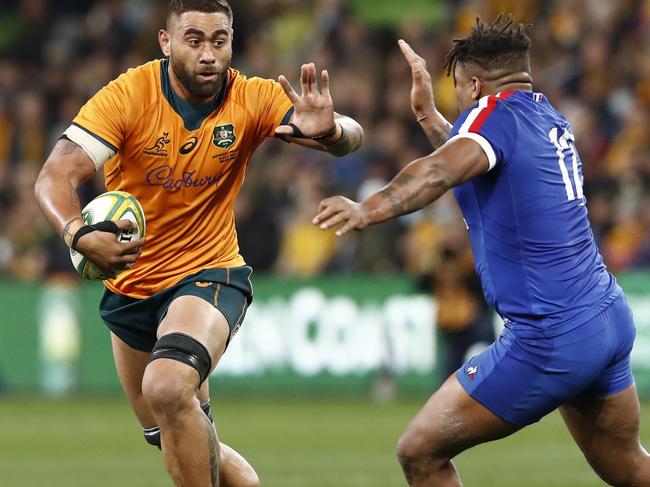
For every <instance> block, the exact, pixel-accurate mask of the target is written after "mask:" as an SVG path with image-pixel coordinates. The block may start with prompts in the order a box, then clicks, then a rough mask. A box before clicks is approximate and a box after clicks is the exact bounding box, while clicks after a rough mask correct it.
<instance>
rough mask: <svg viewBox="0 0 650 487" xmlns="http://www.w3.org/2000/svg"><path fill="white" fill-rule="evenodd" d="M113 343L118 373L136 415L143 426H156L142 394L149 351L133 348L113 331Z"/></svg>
mask: <svg viewBox="0 0 650 487" xmlns="http://www.w3.org/2000/svg"><path fill="white" fill-rule="evenodd" d="M111 344H112V347H113V359H114V360H115V369H116V370H117V375H118V377H119V379H120V383H121V384H122V388H123V389H124V393H125V395H126V398H127V399H128V401H129V403H130V404H131V407H132V408H133V411H134V412H135V415H136V416H137V418H138V420H139V421H140V424H141V425H142V426H143V427H145V428H149V427H153V426H155V425H156V422H155V420H154V418H153V415H152V414H151V410H150V409H149V405H148V404H147V402H146V400H145V399H144V397H143V396H142V377H143V376H144V370H145V368H146V367H147V363H148V362H149V357H150V354H149V352H143V351H142V350H136V349H135V348H131V347H130V346H128V345H127V344H126V343H125V342H124V341H122V340H121V339H120V338H119V337H117V336H116V335H115V334H114V333H111Z"/></svg>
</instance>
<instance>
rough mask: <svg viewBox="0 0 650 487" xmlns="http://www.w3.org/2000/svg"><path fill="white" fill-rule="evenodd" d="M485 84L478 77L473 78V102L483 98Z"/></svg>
mask: <svg viewBox="0 0 650 487" xmlns="http://www.w3.org/2000/svg"><path fill="white" fill-rule="evenodd" d="M482 84H483V83H481V80H480V79H478V78H477V77H476V76H472V100H475V101H478V100H479V99H480V98H481V89H482V88H483V86H482Z"/></svg>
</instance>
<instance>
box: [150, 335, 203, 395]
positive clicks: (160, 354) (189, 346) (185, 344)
mask: <svg viewBox="0 0 650 487" xmlns="http://www.w3.org/2000/svg"><path fill="white" fill-rule="evenodd" d="M159 358H168V359H171V360H176V361H178V362H182V363H184V364H187V365H189V366H190V367H192V368H193V369H194V370H196V371H197V372H198V373H199V377H200V382H199V384H202V383H203V381H204V380H205V379H207V377H208V374H209V373H210V369H212V359H211V358H210V353H209V352H208V350H207V349H206V348H205V347H204V346H203V344H202V343H200V342H198V341H197V340H195V339H194V338H192V337H191V336H189V335H186V334H184V333H170V334H168V335H163V336H162V337H160V338H159V339H158V341H157V342H156V345H155V346H154V347H153V350H152V351H151V359H150V360H149V362H153V361H154V360H156V359H159Z"/></svg>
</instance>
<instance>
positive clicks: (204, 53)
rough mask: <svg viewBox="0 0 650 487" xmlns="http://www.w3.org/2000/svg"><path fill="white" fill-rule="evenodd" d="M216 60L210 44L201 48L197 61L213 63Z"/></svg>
mask: <svg viewBox="0 0 650 487" xmlns="http://www.w3.org/2000/svg"><path fill="white" fill-rule="evenodd" d="M216 60H217V58H216V57H215V55H214V52H213V51H212V47H211V46H205V47H204V48H203V49H202V50H201V56H200V57H199V62H200V63H201V64H213V63H214V62H215V61H216Z"/></svg>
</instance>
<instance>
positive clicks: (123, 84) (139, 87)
mask: <svg viewBox="0 0 650 487" xmlns="http://www.w3.org/2000/svg"><path fill="white" fill-rule="evenodd" d="M160 66H161V60H160V59H156V60H154V61H149V62H147V63H145V64H141V65H140V66H137V67H134V68H129V69H128V70H126V71H125V72H124V73H122V74H120V75H119V76H118V77H117V78H115V79H114V80H113V81H111V82H110V83H109V86H111V85H114V86H115V87H117V88H119V89H120V90H121V91H122V92H123V93H124V94H126V95H135V94H138V96H139V97H140V99H142V96H143V95H146V94H148V93H150V92H154V93H155V92H158V91H160Z"/></svg>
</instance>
